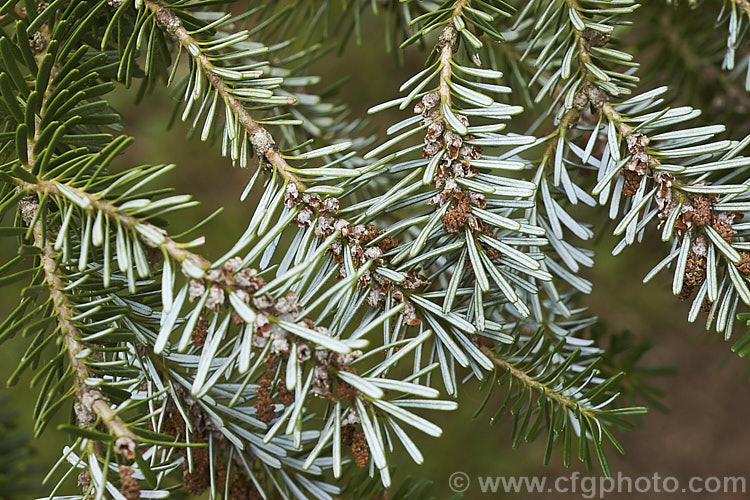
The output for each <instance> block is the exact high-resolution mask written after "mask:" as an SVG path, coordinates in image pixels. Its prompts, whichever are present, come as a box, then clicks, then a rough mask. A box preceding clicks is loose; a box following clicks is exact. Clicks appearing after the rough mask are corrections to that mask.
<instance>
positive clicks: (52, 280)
mask: <svg viewBox="0 0 750 500" xmlns="http://www.w3.org/2000/svg"><path fill="white" fill-rule="evenodd" d="M33 233H34V244H35V246H37V247H38V248H40V249H42V253H41V254H40V259H41V261H42V269H43V270H44V280H45V282H46V283H47V285H48V288H49V292H50V297H51V299H52V304H53V305H54V309H55V314H56V315H57V322H58V325H59V329H60V334H61V336H62V341H63V344H64V345H65V348H66V350H67V351H68V360H69V362H70V365H71V366H72V367H73V370H74V372H75V374H74V380H75V386H76V401H77V404H76V406H75V409H76V416H77V418H78V423H79V425H81V426H82V427H88V426H89V425H91V424H93V423H94V422H95V418H94V417H93V415H96V416H98V417H99V418H100V419H101V422H102V423H103V424H104V425H105V426H106V427H107V428H108V429H109V430H110V431H111V432H112V434H113V435H114V436H115V438H116V441H115V450H116V451H118V452H119V453H121V454H122V455H123V456H124V457H125V458H127V459H129V460H132V459H133V458H134V456H135V447H136V444H137V443H138V438H137V437H136V436H135V434H133V432H132V431H131V430H130V429H129V428H128V426H127V425H126V424H125V422H123V420H122V419H121V418H120V417H119V416H118V415H117V414H116V413H115V411H114V410H113V409H112V408H111V407H110V405H109V399H108V398H107V396H105V395H104V393H102V391H101V390H100V389H99V388H98V387H95V386H91V385H87V384H86V380H87V379H88V378H90V377H91V376H92V374H91V372H90V370H89V368H88V366H86V364H85V362H84V361H83V360H81V359H79V357H78V356H79V354H81V352H82V351H84V349H85V347H84V346H83V344H81V342H80V341H79V340H78V339H79V338H80V337H81V334H80V332H79V330H78V328H77V327H76V326H75V324H74V323H73V321H71V318H73V317H74V316H75V313H74V312H73V309H72V307H71V306H70V303H69V301H68V297H67V295H66V294H65V291H64V290H65V283H63V280H62V278H61V277H60V276H59V274H58V272H57V269H58V262H57V254H56V252H55V251H54V249H53V248H52V245H50V243H49V241H48V240H47V237H46V235H44V234H43V229H42V223H41V221H40V222H37V223H36V224H35V225H34V229H33Z"/></svg>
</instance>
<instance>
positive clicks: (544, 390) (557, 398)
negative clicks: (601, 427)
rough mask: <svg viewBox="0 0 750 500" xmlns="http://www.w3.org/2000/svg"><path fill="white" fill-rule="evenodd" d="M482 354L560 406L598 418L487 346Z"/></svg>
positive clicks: (594, 413)
mask: <svg viewBox="0 0 750 500" xmlns="http://www.w3.org/2000/svg"><path fill="white" fill-rule="evenodd" d="M480 349H481V350H482V352H483V353H484V354H485V355H486V356H487V357H488V358H490V360H492V363H493V364H494V365H495V366H497V367H498V368H499V369H501V370H505V371H507V372H508V373H509V374H510V375H511V377H513V378H515V379H516V380H518V381H519V382H521V383H522V384H523V385H524V386H526V387H529V388H530V389H534V390H537V391H539V392H540V393H541V394H543V395H544V397H546V398H548V399H550V400H552V401H554V402H556V403H557V404H559V405H560V406H563V407H565V408H568V409H570V410H572V411H574V412H576V413H577V414H578V413H580V414H581V415H584V416H585V417H588V418H591V419H597V418H598V416H597V414H596V412H595V411H593V410H591V409H590V408H587V407H585V406H583V405H581V404H580V403H579V402H578V401H576V400H575V399H573V398H570V397H567V396H566V395H565V394H562V393H561V392H559V391H555V390H554V389H551V388H550V387H549V386H547V385H546V384H544V383H542V382H539V381H538V380H536V379H535V378H533V377H532V376H531V375H529V374H528V373H526V372H524V371H523V370H519V369H518V368H516V367H515V366H513V364H512V363H510V362H508V361H506V360H505V359H502V358H500V357H498V356H497V355H496V354H495V352H494V351H493V350H492V349H490V348H489V347H487V346H482V347H480Z"/></svg>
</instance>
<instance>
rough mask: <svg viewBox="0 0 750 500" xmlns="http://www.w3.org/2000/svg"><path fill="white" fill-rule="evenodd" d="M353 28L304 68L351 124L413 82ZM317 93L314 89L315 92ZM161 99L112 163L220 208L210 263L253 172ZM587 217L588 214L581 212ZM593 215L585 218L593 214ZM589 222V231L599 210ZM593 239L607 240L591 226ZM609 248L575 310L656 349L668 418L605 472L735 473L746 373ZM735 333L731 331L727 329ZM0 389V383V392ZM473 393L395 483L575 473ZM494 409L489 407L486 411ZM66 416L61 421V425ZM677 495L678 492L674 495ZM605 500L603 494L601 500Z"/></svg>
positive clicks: (241, 209) (130, 111) (61, 439)
mask: <svg viewBox="0 0 750 500" xmlns="http://www.w3.org/2000/svg"><path fill="white" fill-rule="evenodd" d="M369 20H370V22H368V23H365V24H364V25H363V29H364V32H363V39H364V40H365V42H364V43H363V44H362V45H361V46H355V45H353V44H352V46H350V47H348V49H347V50H346V51H344V53H343V54H342V55H341V56H340V57H339V56H336V55H335V54H331V55H329V56H327V57H326V58H325V59H323V60H322V61H320V62H319V63H317V64H316V65H315V66H314V68H313V69H314V71H312V72H314V73H316V74H320V75H321V76H322V77H323V81H324V82H325V81H326V78H328V79H329V82H330V81H334V80H337V79H338V78H339V77H340V75H341V74H342V72H349V71H351V81H350V82H349V83H348V84H347V85H346V86H345V87H344V88H343V90H342V93H341V95H340V99H341V100H342V101H344V102H345V103H346V104H348V105H349V106H350V107H351V108H352V111H353V116H362V115H363V114H364V113H365V111H366V109H367V108H369V107H370V106H372V105H374V104H377V103H379V102H382V101H385V100H388V99H391V98H393V97H394V96H395V95H397V90H398V86H399V85H400V83H401V82H403V81H404V80H406V79H407V78H408V77H409V76H411V75H412V74H413V70H411V69H409V68H410V67H412V68H413V67H418V66H419V65H421V63H422V61H423V59H424V53H420V52H419V50H415V51H411V52H409V53H408V54H407V61H406V65H405V66H403V67H399V66H398V65H397V64H395V62H394V58H393V57H392V55H389V54H387V53H386V52H385V50H384V48H383V43H382V40H383V34H382V25H381V23H380V22H378V21H377V20H372V18H369ZM323 85H324V86H325V83H324V84H323ZM171 99H172V97H171V96H170V95H169V94H168V93H167V92H166V91H159V92H158V93H157V94H155V95H153V96H150V97H148V98H147V99H146V100H145V101H144V102H143V103H142V104H141V105H139V106H137V107H135V106H133V105H132V103H133V100H134V92H133V91H130V90H126V89H121V90H119V91H118V94H117V96H116V102H115V107H116V108H117V109H119V110H121V111H122V112H123V113H124V121H125V126H126V132H127V133H128V134H130V135H134V136H136V137H137V140H136V142H135V144H134V145H133V146H132V147H131V148H130V149H129V151H128V155H127V157H124V158H121V159H120V165H127V164H133V163H151V164H155V163H176V164H177V165H178V168H177V169H175V170H173V171H172V172H171V173H170V176H169V177H168V178H167V179H166V182H167V183H170V184H171V185H172V186H174V187H175V188H176V190H177V192H179V193H191V194H193V195H194V196H195V198H196V199H198V200H200V201H202V205H201V206H200V207H198V208H197V209H195V210H193V212H192V219H191V220H190V221H181V223H180V226H181V227H182V226H183V225H184V226H185V227H187V226H188V225H189V224H190V222H193V221H196V220H199V219H200V218H202V217H205V216H206V215H208V214H210V213H211V212H213V211H214V210H215V209H217V208H219V207H224V211H223V213H222V214H221V215H219V217H218V218H216V219H214V221H213V222H212V223H211V224H209V225H207V226H206V227H205V228H204V229H203V231H202V232H203V234H204V235H205V236H206V239H207V244H206V247H205V250H204V253H205V254H206V255H208V256H209V257H218V256H219V254H220V253H223V251H224V250H226V249H227V248H228V247H229V246H230V245H231V244H232V243H233V242H234V241H235V238H236V237H237V236H238V235H239V234H240V233H241V232H242V231H243V230H244V228H245V225H246V222H247V221H248V220H249V217H250V215H251V213H252V206H253V205H252V201H251V200H248V201H247V202H245V203H240V202H239V196H240V194H241V192H242V190H243V188H244V186H245V184H246V182H247V180H248V179H249V177H250V175H251V174H252V170H251V169H248V170H244V171H243V170H239V169H233V168H232V167H231V165H230V163H229V161H227V160H226V159H222V158H221V157H220V156H219V154H218V152H217V151H216V150H215V149H212V148H210V147H208V146H206V145H204V144H202V143H200V142H199V141H197V140H192V141H187V140H186V139H185V134H186V127H185V126H184V125H182V124H178V125H176V126H175V127H174V128H173V129H172V130H169V131H167V130H165V125H166V123H167V122H168V120H169V116H170V113H171V110H172V101H171ZM397 117H398V115H397V112H393V113H390V114H389V113H382V114H380V115H377V116H376V117H374V118H373V121H372V127H373V128H374V129H376V130H380V131H381V132H382V131H384V130H385V128H386V127H387V126H388V125H389V124H391V123H393V122H394V121H396V120H397V119H400V118H397ZM592 212H593V211H592V210H590V209H589V213H592ZM592 215H593V214H592ZM590 220H596V221H597V222H600V221H601V220H602V217H601V213H597V214H596V215H595V217H591V219H590ZM596 230H598V231H603V230H604V231H608V232H611V228H605V227H602V226H601V225H599V226H598V227H596ZM612 247H613V241H612V240H611V239H609V238H606V237H605V238H602V239H601V240H600V241H599V242H598V243H597V245H596V248H595V250H596V252H597V264H596V267H595V268H594V269H592V270H590V271H588V273H587V274H588V276H587V277H588V278H589V279H591V280H592V281H593V282H594V284H595V293H594V294H592V295H590V296H586V297H583V299H582V302H583V304H585V305H586V306H588V307H589V308H590V309H591V310H592V312H593V313H594V314H596V315H598V316H599V317H601V318H602V319H604V320H606V322H607V324H608V325H609V327H610V328H611V329H612V330H615V331H617V330H622V329H629V330H631V331H633V332H634V333H635V334H636V335H637V337H638V338H639V339H645V338H650V339H652V340H653V342H654V343H655V345H656V347H655V348H654V349H653V350H652V351H651V352H650V353H649V354H648V355H647V357H646V364H648V365H649V366H665V365H672V366H676V367H677V368H678V372H677V374H676V375H674V376H672V377H668V378H663V379H660V380H657V381H656V385H657V386H659V387H660V388H662V389H663V390H664V391H665V392H666V397H665V398H664V403H665V404H666V405H667V406H668V407H669V409H670V414H668V415H665V414H662V413H659V412H657V411H654V410H652V411H651V412H650V413H649V414H648V415H647V416H645V417H644V418H643V419H642V425H643V428H641V429H639V430H636V431H634V432H631V433H627V434H620V435H619V436H618V437H619V438H620V440H621V442H622V443H623V445H624V446H625V449H626V451H627V454H626V455H625V456H618V455H617V452H616V451H615V450H614V449H612V450H611V453H610V463H611V466H612V470H613V472H614V473H615V474H616V473H617V472H618V471H619V472H622V474H624V475H629V476H633V477H635V476H649V477H650V476H653V474H654V473H659V474H660V475H661V476H662V477H663V476H676V477H678V478H679V479H681V480H682V481H687V480H688V479H689V478H690V477H691V476H706V477H707V476H745V477H747V478H748V479H750V474H749V473H748V459H749V458H750V455H749V453H748V449H749V446H748V445H749V444H750V443H749V442H748V441H749V439H750V435H749V434H748V431H747V415H748V414H750V398H749V397H748V396H749V395H750V385H748V365H747V362H746V361H744V360H741V359H739V358H737V357H736V356H734V355H733V354H731V353H729V344H727V343H726V342H724V341H723V340H722V339H721V338H719V337H718V336H717V335H716V334H714V333H712V332H711V333H706V332H704V331H703V328H702V326H701V325H700V324H693V325H690V324H688V323H687V322H686V319H685V318H686V316H687V304H683V303H681V302H679V301H677V300H676V299H675V298H674V297H672V295H671V293H670V289H669V286H670V285H671V282H669V283H668V282H667V281H666V278H664V277H662V278H661V279H655V280H654V281H653V282H652V283H649V284H648V285H643V284H642V283H641V279H642V277H643V276H644V275H645V274H646V273H647V272H648V271H649V270H650V268H651V267H652V266H653V265H654V264H655V263H656V261H657V258H660V257H657V256H659V255H661V253H662V251H663V249H662V246H661V244H660V243H659V242H658V241H651V242H646V243H644V244H642V245H636V246H634V247H632V248H629V249H627V250H626V251H625V252H623V254H621V255H620V256H618V257H617V258H614V257H612V256H611V255H610V251H611V249H612ZM13 254H14V248H13V242H12V241H0V262H4V261H5V260H6V259H8V258H10V256H12V255H13ZM19 289H20V287H17V288H4V289H0V317H4V316H5V314H6V313H7V312H8V311H9V310H10V309H11V308H12V307H13V306H14V304H15V303H16V300H17V298H18V290H19ZM737 328H738V331H741V325H738V327H737ZM0 349H1V350H0V352H1V353H2V355H3V357H4V358H6V359H8V360H9V361H8V362H6V363H2V364H0V378H1V379H3V380H5V379H6V378H7V376H8V374H9V371H8V370H10V369H12V368H13V366H14V361H11V360H15V359H17V358H18V357H19V356H20V355H21V354H22V352H23V349H24V339H20V338H16V339H13V340H12V341H10V342H8V343H7V344H5V345H3V346H2V347H0ZM27 383H28V377H25V378H24V379H22V380H21V382H19V384H18V386H16V387H13V388H11V389H10V391H9V392H10V396H11V397H10V400H9V403H8V404H9V405H11V406H12V407H14V408H16V409H17V410H18V411H19V412H20V418H19V420H18V422H19V424H20V429H21V430H25V431H26V432H29V431H30V429H31V422H30V414H31V407H32V405H33V401H34V398H35V396H36V394H35V393H34V391H30V390H29V389H28V386H27ZM3 385H4V384H3ZM481 397H482V395H481V394H479V393H478V392H477V390H476V386H468V387H466V388H465V389H464V391H463V399H462V403H463V405H462V407H461V409H460V410H459V411H458V412H454V413H449V414H446V415H436V419H437V420H436V422H437V423H438V424H439V425H441V426H442V427H443V429H444V436H443V438H441V439H431V438H426V439H422V442H421V443H420V444H421V446H422V450H423V452H424V455H425V459H426V463H425V464H424V465H423V466H421V467H417V466H415V465H414V464H413V463H411V462H410V461H409V459H408V457H403V458H402V459H401V460H396V475H395V477H394V481H395V483H396V484H398V482H399V480H400V479H403V478H404V477H406V476H407V475H411V476H413V477H417V478H424V479H429V480H431V481H433V482H434V486H433V489H432V492H433V494H434V495H435V496H437V497H438V498H445V497H448V496H450V495H451V494H452V492H451V490H450V488H449V484H448V478H449V476H450V475H451V474H452V473H453V472H456V471H462V472H465V473H467V474H468V475H469V476H470V478H472V480H473V482H472V484H471V485H470V486H469V489H468V490H467V492H466V493H465V498H484V497H489V496H490V495H486V496H483V495H481V494H480V491H479V488H478V486H477V484H476V480H475V478H476V476H496V475H503V476H511V475H524V476H531V475H544V476H548V477H550V478H555V477H558V476H563V475H568V474H570V473H571V472H572V471H576V470H578V471H581V472H582V473H584V474H585V471H583V470H582V469H581V468H580V467H579V465H578V464H574V465H573V466H572V468H571V469H570V470H566V469H565V468H563V467H562V464H561V458H560V456H559V454H553V458H552V463H551V464H550V465H549V466H547V467H544V466H543V465H542V453H543V443H542V442H537V443H532V444H524V445H522V446H521V448H520V449H518V450H512V449H511V447H510V443H509V439H508V436H509V434H510V429H509V427H508V420H507V419H505V420H501V421H500V422H499V423H497V424H496V425H494V426H490V425H489V422H488V419H489V417H490V416H491V415H492V414H493V413H494V411H493V406H492V405H493V403H492V402H491V403H490V406H489V407H488V409H487V410H486V411H485V412H484V413H483V414H481V415H480V416H479V417H478V418H476V419H473V418H472V414H473V413H474V410H475V409H476V407H477V406H478V405H479V403H480V401H481ZM496 406H497V405H496V403H495V407H496ZM66 418H67V413H66V412H65V411H62V412H60V414H59V415H58V420H59V421H60V422H62V421H64V420H65V419H66ZM64 444H65V436H63V435H61V434H60V433H58V432H56V431H55V430H54V428H52V426H50V428H48V429H47V431H46V433H45V434H44V435H43V437H42V438H41V439H39V440H37V441H35V442H34V448H35V450H36V456H35V461H36V462H37V463H38V464H41V465H42V467H48V466H49V465H50V464H52V463H53V462H54V461H55V460H57V459H58V458H59V456H60V450H61V448H62V446H63V445H64ZM2 496H3V493H2V492H0V498H2ZM492 496H493V497H495V498H505V497H507V498H517V499H526V498H557V499H563V498H581V494H580V493H569V494H563V493H555V494H553V493H549V494H522V493H518V494H502V493H498V494H495V495H492ZM678 496H679V495H678ZM615 497H616V498H658V497H660V496H659V495H658V494H656V493H652V494H642V493H637V492H633V493H630V494H628V493H622V494H619V495H616V496H615ZM709 497H711V498H741V497H744V495H734V496H733V495H729V494H719V495H713V496H711V495H708V494H694V495H691V496H690V498H709ZM607 498H609V496H608V497H607Z"/></svg>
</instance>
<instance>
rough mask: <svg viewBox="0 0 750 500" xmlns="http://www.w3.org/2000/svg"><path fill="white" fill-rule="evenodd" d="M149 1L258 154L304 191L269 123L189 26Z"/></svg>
mask: <svg viewBox="0 0 750 500" xmlns="http://www.w3.org/2000/svg"><path fill="white" fill-rule="evenodd" d="M145 5H146V6H147V7H148V8H149V9H150V10H151V11H152V12H153V13H154V15H155V16H156V22H157V25H158V26H160V27H161V28H163V29H164V30H166V31H167V32H168V33H169V34H171V35H172V37H174V39H175V40H177V42H179V43H180V45H182V46H183V47H184V48H185V49H186V50H187V51H188V53H190V54H191V55H192V57H193V60H194V61H195V63H196V64H197V65H198V66H199V67H200V69H201V72H202V73H203V75H204V76H205V77H206V79H207V80H208V82H209V83H210V84H211V86H212V87H213V88H215V89H216V91H217V92H218V94H219V95H220V96H221V97H222V99H224V101H226V103H227V106H228V108H229V109H231V110H232V112H233V113H234V114H235V116H236V117H237V120H238V122H239V123H240V124H241V125H242V127H243V128H244V129H245V131H246V133H247V135H248V138H249V140H250V143H251V144H252V146H253V149H254V150H255V152H256V154H258V155H259V156H261V157H263V158H265V160H266V161H267V162H268V163H270V164H271V165H272V166H273V167H274V168H276V170H277V171H278V172H279V174H281V176H282V177H284V178H285V179H287V180H288V181H289V182H291V183H292V184H294V185H296V186H297V189H298V190H299V191H300V192H304V191H305V189H306V186H305V184H304V183H302V181H300V180H299V178H298V177H297V176H296V175H295V174H294V173H293V172H292V171H291V170H290V166H289V164H288V163H287V162H286V160H285V159H284V157H283V156H281V153H280V152H279V148H278V146H277V145H276V142H275V141H274V139H273V137H272V136H271V134H270V133H269V132H268V130H267V129H266V128H265V127H263V126H262V125H261V124H260V123H258V122H257V121H255V119H254V118H253V117H252V116H251V115H250V113H249V112H248V111H247V109H246V108H245V106H244V105H243V104H242V102H240V101H239V100H238V99H237V98H236V97H235V96H234V94H232V93H231V92H229V91H228V90H227V87H226V84H225V83H224V80H223V79H222V78H221V77H220V76H219V75H217V74H216V73H214V72H213V71H212V68H213V67H214V65H213V64H212V63H211V61H210V60H209V58H208V57H207V56H206V55H205V54H204V53H202V52H200V50H199V49H198V43H197V42H196V41H195V39H194V38H193V37H192V36H191V35H190V34H189V33H188V31H187V30H186V29H185V27H184V26H183V24H182V21H181V20H180V18H179V17H177V15H176V14H175V13H174V12H173V11H172V10H170V9H169V8H167V7H164V6H163V5H160V4H159V3H157V2H154V1H151V0H146V2H145Z"/></svg>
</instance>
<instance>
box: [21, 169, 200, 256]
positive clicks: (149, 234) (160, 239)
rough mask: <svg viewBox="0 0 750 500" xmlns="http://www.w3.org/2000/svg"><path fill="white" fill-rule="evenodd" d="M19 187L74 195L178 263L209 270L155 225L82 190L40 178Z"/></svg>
mask: <svg viewBox="0 0 750 500" xmlns="http://www.w3.org/2000/svg"><path fill="white" fill-rule="evenodd" d="M22 187H23V188H26V189H29V190H31V191H34V192H37V193H48V194H52V195H55V196H60V197H63V198H70V197H71V195H73V196H74V197H75V199H77V200H85V202H84V203H85V204H86V205H87V206H90V207H91V208H92V209H94V210H96V211H99V212H102V213H103V214H104V215H105V216H106V217H108V218H110V219H112V220H115V221H117V222H118V223H120V224H122V225H123V226H125V227H127V228H129V229H132V230H134V231H135V232H136V234H138V236H139V237H140V239H141V240H142V241H143V242H144V243H145V244H146V245H148V246H151V247H153V246H156V247H158V248H161V249H163V250H164V251H166V252H167V253H168V254H169V255H170V256H171V257H172V258H173V259H174V260H175V261H177V262H178V263H183V262H185V261H186V260H188V261H190V262H191V263H192V264H193V265H195V266H197V267H198V268H200V269H202V270H203V271H206V270H208V269H209V268H210V267H211V262H210V261H209V260H208V259H206V258H204V257H203V256H201V255H198V254H196V253H193V252H191V251H189V250H187V249H186V248H184V245H181V244H180V243H178V242H176V241H175V240H173V239H172V238H171V237H170V236H169V235H168V234H167V233H166V232H165V231H164V230H163V229H161V228H160V227H157V226H154V225H153V224H151V223H149V222H147V221H145V220H143V219H141V218H139V217H134V216H132V215H129V214H127V213H125V212H124V211H122V210H121V209H120V208H118V207H117V206H115V205H113V204H111V203H109V202H108V201H106V200H104V199H102V198H100V197H97V196H95V195H92V194H90V193H87V192H86V191H84V190H82V189H78V188H76V187H74V186H71V185H65V184H61V183H59V182H57V181H54V180H53V181H48V180H45V179H40V180H39V182H38V183H37V184H32V183H24V184H23V185H22Z"/></svg>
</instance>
